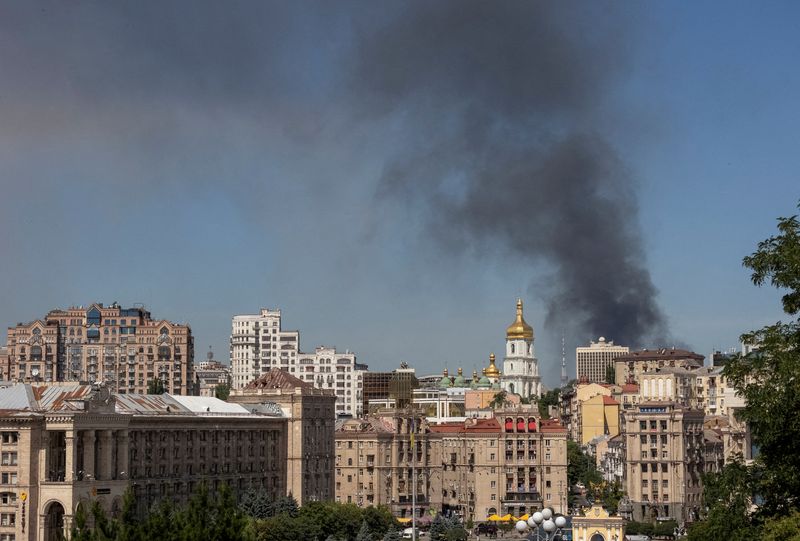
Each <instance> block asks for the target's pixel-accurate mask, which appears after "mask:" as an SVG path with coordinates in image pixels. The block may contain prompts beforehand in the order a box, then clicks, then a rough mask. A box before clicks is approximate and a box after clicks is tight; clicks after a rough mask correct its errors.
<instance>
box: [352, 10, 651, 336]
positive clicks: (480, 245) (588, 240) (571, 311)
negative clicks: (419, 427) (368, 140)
mask: <svg viewBox="0 0 800 541" xmlns="http://www.w3.org/2000/svg"><path fill="white" fill-rule="evenodd" d="M613 7H614V6H611V5H604V4H599V3H592V4H591V5H588V4H585V3H584V4H580V5H578V4H570V3H560V2H559V3H556V2H485V1H467V2H465V1H458V2H419V3H405V4H403V5H402V7H401V8H400V9H399V11H398V12H397V13H395V14H394V16H392V17H388V18H387V19H386V20H385V22H384V24H382V25H378V27H377V28H376V27H375V26H374V25H370V26H363V25H362V26H360V27H359V29H360V35H359V37H360V39H359V41H358V47H357V50H358V58H357V61H356V67H355V69H354V70H353V77H352V81H351V85H352V88H351V90H352V91H353V95H354V96H355V101H356V103H357V107H358V108H359V109H360V110H361V114H369V115H386V116H388V117H390V118H391V119H392V122H394V123H395V124H397V125H400V126H402V129H400V130H398V133H401V134H402V135H401V140H398V141H397V145H396V149H397V150H396V151H395V152H394V153H391V154H390V155H389V156H387V161H386V166H385V170H384V173H383V176H382V178H381V181H380V186H379V190H378V197H379V198H380V199H381V200H382V201H384V202H388V203H391V202H395V201H397V200H404V201H408V202H409V203H411V204H413V205H419V204H420V203H422V204H423V205H425V206H426V207H427V209H428V211H429V212H428V214H427V232H428V233H429V234H430V235H431V236H433V237H434V238H436V239H437V241H438V242H440V243H441V244H442V245H443V246H447V247H448V248H455V249H457V250H481V249H484V248H487V247H489V246H491V247H501V248H503V249H505V250H506V253H507V254H508V255H509V256H510V257H513V258H514V259H515V260H516V261H517V262H521V263H524V264H528V265H530V266H531V267H532V268H533V267H541V266H545V267H546V268H547V269H549V272H548V279H547V280H546V286H545V287H544V288H542V287H541V285H538V284H541V279H540V278H537V277H536V276H532V279H531V283H532V289H535V290H536V291H535V292H534V293H536V294H538V295H539V296H543V297H544V298H545V301H546V303H547V306H548V317H547V324H548V326H553V327H554V328H558V329H561V328H564V327H568V328H571V329H572V330H573V331H574V332H583V333H590V334H591V335H592V336H595V337H596V336H598V335H601V334H603V335H606V336H610V337H612V338H614V339H615V340H617V341H618V342H620V343H624V344H631V345H638V344H643V343H646V342H648V341H651V340H659V339H663V338H664V337H665V336H666V334H667V325H666V321H665V318H664V315H663V314H662V312H661V310H660V308H659V307H658V304H657V301H656V296H657V291H656V289H655V287H654V285H653V282H652V280H651V277H650V273H649V272H648V269H647V267H646V262H645V257H644V251H643V247H642V237H641V233H640V230H639V222H638V206H637V200H636V194H635V188H636V183H635V181H634V178H633V177H632V175H631V174H630V172H629V171H628V170H627V169H626V167H625V166H624V164H623V163H622V161H621V160H620V158H619V155H618V153H617V152H616V151H615V149H614V148H613V146H612V145H611V144H610V143H609V139H610V138H609V137H607V136H605V133H606V132H608V123H609V122H610V121H609V118H613V116H614V110H613V107H612V106H611V105H609V103H610V101H611V100H609V96H610V95H611V94H612V92H613V91H614V90H615V89H617V88H618V87H619V86H620V84H621V81H622V80H623V79H624V76H625V73H626V70H627V66H628V64H629V62H630V60H631V58H630V55H629V53H628V51H627V47H628V46H629V42H630V40H629V36H628V34H629V28H631V27H632V26H633V21H632V20H627V19H626V17H625V16H624V14H620V13H614V12H613V11H612V9H613ZM520 258H521V260H520ZM534 282H535V283H536V284H537V286H536V287H533V284H534Z"/></svg>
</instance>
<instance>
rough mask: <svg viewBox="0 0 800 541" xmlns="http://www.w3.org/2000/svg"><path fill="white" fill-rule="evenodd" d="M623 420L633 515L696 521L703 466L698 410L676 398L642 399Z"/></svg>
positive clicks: (650, 518)
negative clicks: (678, 402) (660, 399)
mask: <svg viewBox="0 0 800 541" xmlns="http://www.w3.org/2000/svg"><path fill="white" fill-rule="evenodd" d="M622 419H623V421H622V422H623V426H624V438H625V468H626V471H625V488H626V490H625V492H626V494H627V496H628V499H629V501H630V504H631V506H632V517H633V520H637V521H642V520H652V519H656V518H662V519H667V518H669V519H673V520H677V521H678V522H679V523H683V522H691V521H693V520H696V519H697V516H698V511H699V509H700V506H701V504H702V501H701V496H702V491H703V486H702V474H703V472H704V471H705V462H704V461H705V455H704V453H705V451H706V446H705V441H704V432H703V430H704V429H703V412H702V411H701V410H696V409H689V408H686V407H684V406H681V405H680V404H677V403H675V402H642V403H641V404H639V405H637V406H636V407H635V408H634V409H633V410H628V411H625V412H623V414H622Z"/></svg>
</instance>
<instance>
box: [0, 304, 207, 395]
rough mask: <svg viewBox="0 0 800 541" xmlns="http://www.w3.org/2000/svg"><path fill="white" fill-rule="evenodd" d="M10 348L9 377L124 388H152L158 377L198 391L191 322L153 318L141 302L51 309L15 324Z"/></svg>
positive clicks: (172, 388) (174, 389) (174, 390)
mask: <svg viewBox="0 0 800 541" xmlns="http://www.w3.org/2000/svg"><path fill="white" fill-rule="evenodd" d="M7 350H8V359H7V361H6V363H5V364H4V365H3V367H2V369H3V378H4V379H6V380H8V381H15V382H27V383H37V382H41V383H52V382H60V381H72V382H84V383H103V384H104V385H106V386H108V387H109V388H110V389H112V390H113V391H114V392H118V393H121V394H122V393H146V392H147V385H148V382H149V381H150V380H152V379H155V378H158V379H160V380H161V381H162V382H163V384H164V387H165V390H166V391H167V392H168V393H171V394H182V395H190V394H196V392H195V388H194V387H195V386H194V366H193V363H194V338H193V337H192V330H191V328H190V327H189V326H188V325H184V324H178V323H173V322H171V321H167V320H157V319H153V318H152V317H151V315H150V312H148V311H147V310H145V309H144V308H143V307H141V306H137V307H134V308H122V307H120V306H119V305H118V304H117V303H114V304H112V305H111V306H104V305H103V304H100V303H95V304H92V305H90V306H89V307H88V308H84V307H72V308H68V309H66V310H61V309H56V310H51V311H50V312H49V313H48V314H47V315H46V316H45V317H44V318H43V319H37V320H36V321H33V322H30V323H18V324H17V325H16V326H14V327H9V328H8V341H7Z"/></svg>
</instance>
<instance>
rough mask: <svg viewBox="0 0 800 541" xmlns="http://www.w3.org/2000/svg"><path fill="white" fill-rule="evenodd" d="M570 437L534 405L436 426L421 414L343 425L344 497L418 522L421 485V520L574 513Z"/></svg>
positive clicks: (339, 461)
mask: <svg viewBox="0 0 800 541" xmlns="http://www.w3.org/2000/svg"><path fill="white" fill-rule="evenodd" d="M412 434H413V438H412ZM566 439H567V433H566V430H565V429H564V428H563V427H562V426H561V425H560V424H559V423H558V422H556V421H542V420H541V419H540V418H539V415H538V411H536V410H535V409H534V408H531V407H519V408H514V409H509V410H506V411H497V412H495V414H494V415H493V416H492V417H490V418H481V419H477V418H470V419H467V420H465V421H461V422H453V423H440V424H436V425H432V424H428V422H427V420H426V419H425V418H424V416H423V415H422V412H421V411H419V410H405V411H397V410H395V411H384V412H381V413H379V414H377V415H373V416H369V417H367V418H364V419H349V420H342V421H339V423H338V425H337V430H336V466H335V467H336V498H337V500H338V501H341V502H351V503H355V504H357V505H360V506H369V505H380V504H383V505H387V506H389V507H390V509H391V510H392V512H393V513H394V514H395V515H396V516H398V517H410V516H412V512H413V511H412V499H413V494H414V484H415V482H416V494H417V498H416V503H417V508H416V511H417V517H418V518H423V517H425V516H426V515H427V516H430V513H431V512H436V513H446V514H447V513H453V514H457V515H459V516H461V517H463V518H464V519H465V520H466V519H473V520H485V519H486V517H488V516H489V515H491V514H494V513H499V514H501V515H502V514H506V513H512V514H515V515H516V516H519V515H522V514H524V513H526V512H530V511H532V510H534V509H540V508H542V507H553V508H554V509H555V510H556V511H558V512H566V509H567V504H568V502H567V489H568V487H567V454H566ZM415 476H416V479H414V477H415Z"/></svg>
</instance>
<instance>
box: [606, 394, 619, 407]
mask: <svg viewBox="0 0 800 541" xmlns="http://www.w3.org/2000/svg"><path fill="white" fill-rule="evenodd" d="M603 404H604V405H606V406H619V402H617V401H616V400H614V399H613V398H611V397H610V396H604V397H603Z"/></svg>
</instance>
